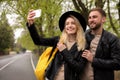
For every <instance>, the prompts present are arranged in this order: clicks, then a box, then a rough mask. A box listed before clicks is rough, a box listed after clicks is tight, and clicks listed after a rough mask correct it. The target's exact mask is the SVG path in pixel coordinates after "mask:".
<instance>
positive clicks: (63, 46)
mask: <svg viewBox="0 0 120 80" xmlns="http://www.w3.org/2000/svg"><path fill="white" fill-rule="evenodd" d="M57 48H58V50H59V51H60V52H61V51H63V50H64V49H65V48H66V45H65V44H63V43H61V42H58V43H57Z"/></svg>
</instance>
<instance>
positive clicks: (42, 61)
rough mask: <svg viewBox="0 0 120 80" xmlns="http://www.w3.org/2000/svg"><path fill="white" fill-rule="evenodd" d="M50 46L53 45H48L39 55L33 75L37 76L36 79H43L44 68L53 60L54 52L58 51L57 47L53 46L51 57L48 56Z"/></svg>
mask: <svg viewBox="0 0 120 80" xmlns="http://www.w3.org/2000/svg"><path fill="white" fill-rule="evenodd" d="M52 48H53V47H48V48H47V49H46V50H45V51H44V52H43V53H42V54H41V56H40V57H39V60H38V63H37V66H36V69H35V75H36V77H37V80H45V70H46V68H47V67H48V65H49V63H50V62H51V61H52V60H53V58H54V56H55V53H56V52H57V51H58V49H57V48H55V49H54V51H53V53H52V55H51V57H50V58H49V56H50V54H51V51H52ZM48 59H49V60H48Z"/></svg>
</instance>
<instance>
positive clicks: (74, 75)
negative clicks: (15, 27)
mask: <svg viewBox="0 0 120 80" xmlns="http://www.w3.org/2000/svg"><path fill="white" fill-rule="evenodd" d="M28 30H29V32H30V35H31V37H32V39H33V41H34V43H35V44H36V45H43V46H53V47H56V45H57V43H58V41H59V37H52V38H42V37H40V36H39V35H38V33H37V31H36V28H35V26H34V24H33V25H31V26H30V27H28ZM81 54H82V51H78V50H77V45H76V43H75V44H74V45H73V46H72V48H71V49H70V50H69V51H68V50H67V49H64V50H63V51H62V52H59V51H58V52H57V53H56V55H55V58H54V59H53V61H52V63H51V64H50V65H49V67H48V68H47V70H46V77H47V78H48V79H49V80H54V77H55V75H56V73H57V71H58V69H59V68H60V67H61V66H62V64H64V74H65V77H64V78H65V80H79V75H80V74H82V72H83V70H84V68H85V65H86V62H87V60H86V59H85V58H82V57H81Z"/></svg>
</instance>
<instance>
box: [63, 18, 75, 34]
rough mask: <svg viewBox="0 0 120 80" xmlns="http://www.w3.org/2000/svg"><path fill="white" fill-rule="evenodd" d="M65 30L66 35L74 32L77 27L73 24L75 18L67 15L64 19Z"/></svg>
mask: <svg viewBox="0 0 120 80" xmlns="http://www.w3.org/2000/svg"><path fill="white" fill-rule="evenodd" d="M65 31H66V33H67V34H68V35H73V34H76V32H77V27H76V24H75V20H74V19H73V18H71V17H68V18H67V19H66V21H65Z"/></svg>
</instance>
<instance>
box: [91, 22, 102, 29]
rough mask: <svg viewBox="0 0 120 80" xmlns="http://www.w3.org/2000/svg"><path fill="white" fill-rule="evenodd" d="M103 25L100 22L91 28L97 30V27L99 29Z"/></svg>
mask: <svg viewBox="0 0 120 80" xmlns="http://www.w3.org/2000/svg"><path fill="white" fill-rule="evenodd" d="M100 27H101V24H100V23H99V24H96V26H95V27H94V28H91V29H92V30H97V29H99V28H100Z"/></svg>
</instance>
